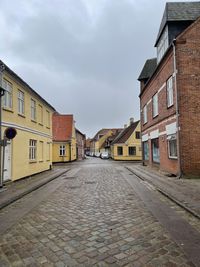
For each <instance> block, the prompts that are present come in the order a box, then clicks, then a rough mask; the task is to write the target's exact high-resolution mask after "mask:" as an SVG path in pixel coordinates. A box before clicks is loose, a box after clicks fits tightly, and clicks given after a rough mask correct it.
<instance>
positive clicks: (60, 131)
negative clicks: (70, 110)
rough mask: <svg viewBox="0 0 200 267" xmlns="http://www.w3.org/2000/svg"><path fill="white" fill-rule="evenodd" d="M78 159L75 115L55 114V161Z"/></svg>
mask: <svg viewBox="0 0 200 267" xmlns="http://www.w3.org/2000/svg"><path fill="white" fill-rule="evenodd" d="M76 159H77V146H76V130H75V125H74V119H73V115H66V114H59V113H54V114H53V162H54V163H59V162H69V161H74V160H76Z"/></svg>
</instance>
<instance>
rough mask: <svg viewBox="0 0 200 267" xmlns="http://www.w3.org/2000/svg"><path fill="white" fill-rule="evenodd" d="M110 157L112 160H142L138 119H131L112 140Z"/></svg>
mask: <svg viewBox="0 0 200 267" xmlns="http://www.w3.org/2000/svg"><path fill="white" fill-rule="evenodd" d="M111 157H112V158H113V159H114V160H142V150H141V139H140V121H136V122H133V121H131V123H130V125H129V126H128V127H126V128H124V130H123V131H122V132H121V133H120V134H119V135H118V136H117V137H116V138H115V139H114V140H113V142H112V143H111Z"/></svg>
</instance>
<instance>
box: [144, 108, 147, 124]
mask: <svg viewBox="0 0 200 267" xmlns="http://www.w3.org/2000/svg"><path fill="white" fill-rule="evenodd" d="M143 122H144V124H145V123H147V105H145V106H144V108H143Z"/></svg>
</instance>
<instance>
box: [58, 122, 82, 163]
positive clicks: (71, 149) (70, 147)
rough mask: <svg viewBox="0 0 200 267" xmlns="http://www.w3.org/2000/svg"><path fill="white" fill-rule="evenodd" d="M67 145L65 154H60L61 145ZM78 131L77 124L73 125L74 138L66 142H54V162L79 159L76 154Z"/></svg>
mask: <svg viewBox="0 0 200 267" xmlns="http://www.w3.org/2000/svg"><path fill="white" fill-rule="evenodd" d="M61 145H65V147H66V149H65V151H66V153H65V156H60V146H61ZM76 152H77V151H76V131H75V125H74V123H73V125H72V138H71V140H70V141H66V142H64V141H63V142H56V141H54V142H53V162H54V163H55V162H69V161H74V160H76V159H77V155H76Z"/></svg>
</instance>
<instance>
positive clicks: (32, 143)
mask: <svg viewBox="0 0 200 267" xmlns="http://www.w3.org/2000/svg"><path fill="white" fill-rule="evenodd" d="M36 159H37V141H36V140H33V139H30V140H29V160H30V161H35V160H36Z"/></svg>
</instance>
